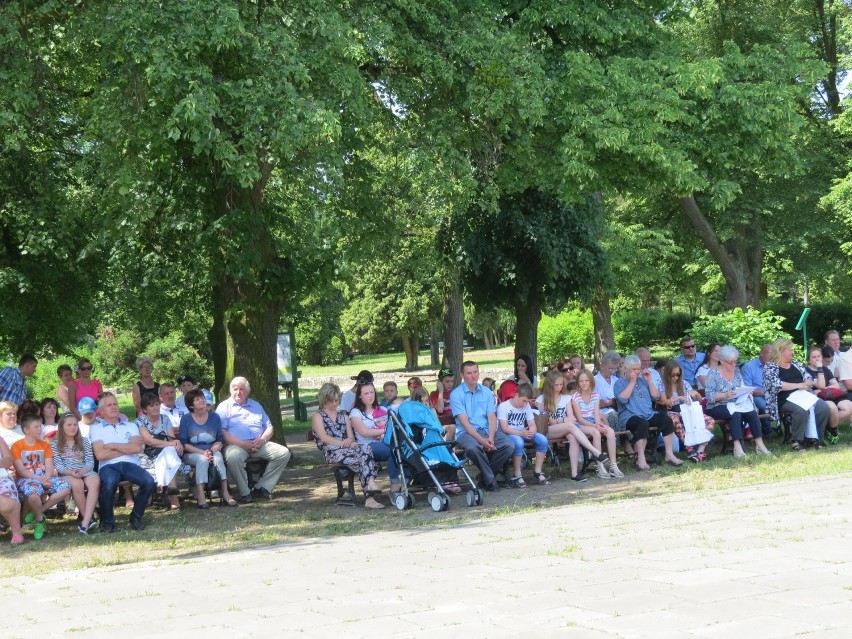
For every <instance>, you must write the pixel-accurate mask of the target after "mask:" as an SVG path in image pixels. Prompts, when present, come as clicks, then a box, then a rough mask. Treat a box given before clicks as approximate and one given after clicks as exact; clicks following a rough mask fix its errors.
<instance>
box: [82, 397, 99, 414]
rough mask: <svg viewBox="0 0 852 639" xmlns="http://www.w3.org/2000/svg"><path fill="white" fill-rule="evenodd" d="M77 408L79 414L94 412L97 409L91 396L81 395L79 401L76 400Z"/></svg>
mask: <svg viewBox="0 0 852 639" xmlns="http://www.w3.org/2000/svg"><path fill="white" fill-rule="evenodd" d="M77 410H78V411H80V414H81V415H84V414H87V413H94V412H95V411H96V410H98V405H97V404H96V403H95V400H93V399H92V398H91V397H81V398H80V401H79V402H77Z"/></svg>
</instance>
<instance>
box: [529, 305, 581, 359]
mask: <svg viewBox="0 0 852 639" xmlns="http://www.w3.org/2000/svg"><path fill="white" fill-rule="evenodd" d="M594 348H595V329H594V325H593V322H592V312H591V311H589V310H579V309H570V310H565V311H562V312H561V313H559V314H558V315H556V316H550V315H542V318H541V322H539V324H538V361H539V362H542V363H551V362H555V361H556V360H558V359H561V358H563V357H568V356H570V355H573V354H575V353H577V354H579V355H580V356H581V357H582V358H583V359H584V360H590V359H591V358H592V356H593V352H594Z"/></svg>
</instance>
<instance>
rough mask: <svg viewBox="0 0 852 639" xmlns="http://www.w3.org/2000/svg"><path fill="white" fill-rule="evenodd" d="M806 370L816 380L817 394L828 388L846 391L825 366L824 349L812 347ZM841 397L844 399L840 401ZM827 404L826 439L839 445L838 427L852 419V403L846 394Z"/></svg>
mask: <svg viewBox="0 0 852 639" xmlns="http://www.w3.org/2000/svg"><path fill="white" fill-rule="evenodd" d="M805 370H806V371H808V373H810V374H811V377H813V378H814V392H815V393H817V394H819V391H824V390H825V389H826V388H836V389H837V390H838V391H841V390H845V389H841V388H840V384H838V383H837V378H836V377H835V376H834V375H833V374H832V372H831V370H830V369H829V368H828V367H827V366H824V365H823V359H822V349H821V348H819V347H818V346H812V347H811V348H809V349H808V363H807V365H806V366H805ZM841 397H842V399H840V398H841ZM825 403H826V405H827V406H828V410H829V413H828V426H826V429H825V433H826V435H825V438H826V439H827V440H828V441H829V442H833V443H837V425H838V424H841V423H843V422H845V421H848V420H849V418H850V417H852V402H850V401H849V400H848V399H846V395H845V394H841V393H838V398H837V399H826V400H825Z"/></svg>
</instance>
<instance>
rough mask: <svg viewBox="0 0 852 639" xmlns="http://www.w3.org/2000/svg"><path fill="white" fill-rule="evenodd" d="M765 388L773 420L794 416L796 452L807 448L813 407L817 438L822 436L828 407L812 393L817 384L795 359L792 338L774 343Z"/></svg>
mask: <svg viewBox="0 0 852 639" xmlns="http://www.w3.org/2000/svg"><path fill="white" fill-rule="evenodd" d="M763 387H764V389H766V406H767V407H768V408H769V415H770V416H771V417H772V419H774V420H775V421H780V419H781V415H783V414H789V415H790V416H791V424H790V437H791V439H792V441H793V443H792V447H793V450H794V451H800V450H804V445H805V431H806V429H807V426H808V421H809V418H810V415H811V409H813V417H814V421H815V422H816V430H817V432H816V438H817V441H819V440H820V439H822V436H823V434H824V433H825V426H826V424H827V423H828V411H829V409H828V406H827V405H826V403H825V402H824V401H823V400H821V399H818V398H817V397H816V396H815V395H813V394H812V393H810V392H809V391H810V390H812V389H813V387H814V380H813V377H811V375H810V373H808V372H807V371H806V370H805V367H804V365H802V363H801V362H797V361H795V360H794V359H793V342H792V341H791V340H789V339H779V340H776V341H775V343H774V344H772V353H771V354H770V355H769V361H768V362H766V365H765V366H764V367H763ZM797 391H804V392H803V393H798V392H797ZM814 400H816V401H814ZM817 447H819V445H817Z"/></svg>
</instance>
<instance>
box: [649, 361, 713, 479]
mask: <svg viewBox="0 0 852 639" xmlns="http://www.w3.org/2000/svg"><path fill="white" fill-rule="evenodd" d="M662 382H663V384H662V388H660V401H659V403H660V404H662V405H663V406H665V407H666V408H667V409H668V413H669V417H671V418H672V423H673V424H674V426H675V433H676V434H677V436H678V437H681V438H683V439H684V443H685V445H686V446H688V447H690V448H692V447H694V449H693V450H692V451H691V452H690V454H689V460H690V461H693V462H695V463H696V464H697V463H698V462H703V461H704V460H705V459H706V458H707V456H706V455H705V453H704V451H705V449H706V448H707V444H709V443H710V440H711V439H712V438H713V434H712V431H713V424H714V421H713V418H712V417H710V416H709V415H704V424H705V428H706V429H707V431H708V432H707V433H703V432H699V433H693V432H692V431H690V433H688V434H687V433H686V432H685V431H684V426H683V422H682V420H681V418H680V409H681V406H682V405H684V404H689V403H691V402H693V401H696V402H700V401H701V393H699V392H698V391H697V390H694V389H693V388H692V385H691V384H690V383H689V382H688V381H686V380H685V379H684V378H683V369H681V367H680V364H679V363H678V362H677V361H676V360H671V361H669V362H668V363H667V364H666V365H665V367H664V368H663V374H662Z"/></svg>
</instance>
